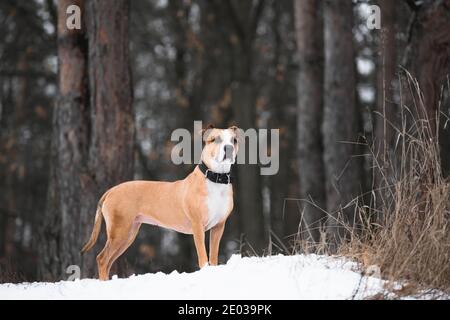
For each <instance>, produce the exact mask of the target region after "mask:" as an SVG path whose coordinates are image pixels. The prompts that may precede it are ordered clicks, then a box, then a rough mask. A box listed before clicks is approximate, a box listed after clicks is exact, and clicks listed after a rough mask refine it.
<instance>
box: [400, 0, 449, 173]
mask: <svg viewBox="0 0 450 320" xmlns="http://www.w3.org/2000/svg"><path fill="white" fill-rule="evenodd" d="M415 10H416V12H415V14H416V19H415V21H414V23H413V27H412V30H411V38H410V42H409V46H408V56H407V63H406V66H407V68H408V70H409V71H410V72H411V73H412V75H413V76H414V77H416V78H417V80H418V81H419V85H420V90H421V92H422V93H423V98H424V106H425V110H422V109H420V108H419V116H420V117H421V118H422V119H425V118H426V119H428V121H429V123H430V131H431V135H432V136H434V135H435V134H436V133H437V131H439V139H440V145H441V151H442V152H441V161H442V168H443V173H444V175H446V176H447V175H449V174H450V151H449V150H450V148H449V146H450V129H449V126H448V125H447V127H446V128H444V124H445V123H446V121H447V119H448V117H449V116H450V111H449V108H448V104H447V105H445V104H443V105H441V110H440V111H441V112H443V113H444V114H445V116H444V115H441V123H440V124H441V126H440V128H438V129H439V130H436V117H437V116H439V115H438V109H439V105H440V100H441V94H442V90H446V89H445V88H446V86H447V85H448V75H449V73H450V59H449V57H450V32H449V30H450V1H449V0H443V1H430V0H428V1H424V2H423V4H422V5H421V6H420V7H417V8H415ZM447 90H448V89H447Z"/></svg>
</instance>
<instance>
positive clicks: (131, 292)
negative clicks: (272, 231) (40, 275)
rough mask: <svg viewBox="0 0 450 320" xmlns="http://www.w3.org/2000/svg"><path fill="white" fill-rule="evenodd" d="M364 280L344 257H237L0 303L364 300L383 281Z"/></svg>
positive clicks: (32, 288) (6, 295)
mask: <svg viewBox="0 0 450 320" xmlns="http://www.w3.org/2000/svg"><path fill="white" fill-rule="evenodd" d="M373 271H374V273H375V276H363V275H362V274H361V272H360V271H359V266H358V264H357V263H355V262H352V261H349V260H348V259H345V258H338V257H328V256H319V255H313V254H310V255H294V256H283V255H278V256H271V257H263V258H258V257H252V258H242V257H240V256H239V255H233V256H232V257H231V258H230V260H229V261H228V262H227V264H225V265H220V266H217V267H212V266H209V267H205V268H203V269H202V270H199V271H197V272H193V273H178V272H176V271H174V272H172V273H170V274H164V273H162V272H158V273H156V274H144V275H132V276H131V277H129V278H126V279H118V278H117V277H113V279H112V280H110V281H105V282H102V281H99V280H94V279H83V280H75V281H60V282H57V283H43V282H41V283H37V282H35V283H22V284H1V285H0V300H3V299H363V298H369V297H371V296H374V295H376V294H380V293H384V287H385V284H386V281H384V280H382V279H380V278H379V277H377V276H376V275H377V272H376V271H377V268H376V267H374V270H373Z"/></svg>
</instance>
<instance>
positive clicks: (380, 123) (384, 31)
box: [375, 0, 397, 185]
mask: <svg viewBox="0 0 450 320" xmlns="http://www.w3.org/2000/svg"><path fill="white" fill-rule="evenodd" d="M379 5H380V8H381V19H382V20H381V26H382V28H381V32H380V38H379V47H380V52H379V59H378V74H377V77H378V79H377V93H378V98H377V112H378V114H377V115H375V143H376V147H377V148H376V151H377V152H378V154H379V157H380V159H381V160H382V163H381V165H384V162H385V161H387V159H386V158H385V157H386V156H387V154H388V152H389V150H390V149H391V146H392V143H393V141H392V140H393V138H394V137H393V134H394V129H393V128H392V125H395V124H396V114H397V110H396V105H395V103H394V92H395V91H394V86H395V81H396V76H395V74H396V70H397V50H396V40H395V35H396V30H395V20H396V12H395V11H396V7H397V5H396V3H395V2H394V1H391V0H379ZM376 179H377V182H376V185H379V182H380V177H379V176H378V177H377V176H376Z"/></svg>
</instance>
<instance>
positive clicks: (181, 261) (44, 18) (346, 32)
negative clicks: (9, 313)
mask: <svg viewBox="0 0 450 320" xmlns="http://www.w3.org/2000/svg"><path fill="white" fill-rule="evenodd" d="M71 4H76V5H79V6H80V7H81V8H82V28H81V29H80V30H68V29H67V28H66V27H65V19H66V17H67V14H66V8H67V6H69V5H71ZM370 5H378V6H379V7H380V9H381V29H379V30H378V29H373V30H371V29H369V28H368V24H367V17H368V15H369V14H370V10H369V6H370ZM449 58H450V1H448V0H435V1H433V0H423V1H414V0H410V1H408V0H405V1H395V0H373V1H370V0H353V1H352V0H336V1H329V0H328V1H327V0H323V1H321V0H320V1H309V0H297V1H295V0H281V1H276V0H225V1H224V0H179V1H175V0H138V1H130V0H117V1H114V2H112V1H111V2H110V1H107V0H90V1H87V0H86V1H84V0H72V1H70V0H59V1H53V0H2V1H0V282H4V281H21V280H56V279H61V278H66V277H67V276H68V274H66V268H67V267H68V266H69V265H72V264H75V265H79V266H80V267H81V269H82V275H83V276H85V277H86V276H89V277H93V276H94V275H95V272H96V268H95V255H96V254H97V253H98V252H99V250H100V249H101V247H102V246H103V242H104V239H105V235H104V234H103V235H102V236H103V238H100V241H98V244H97V245H96V247H95V248H94V250H92V251H91V252H90V253H89V254H87V255H86V256H84V257H81V256H80V254H79V250H80V249H81V247H82V245H83V243H84V242H85V241H86V240H87V238H88V235H89V234H90V232H91V230H92V229H91V227H92V223H93V219H94V213H95V208H96V204H97V201H98V199H99V198H100V196H101V195H102V194H103V192H104V191H106V190H107V189H108V188H110V187H112V186H113V185H115V184H118V183H120V182H122V181H126V180H131V179H146V180H169V181H173V180H175V179H181V178H184V177H185V176H186V175H187V174H188V173H189V172H190V171H192V170H193V168H194V166H193V165H179V166H177V165H174V164H173V163H172V162H171V160H170V153H171V150H172V147H173V146H174V142H171V141H170V135H171V133H172V131H173V130H174V129H176V128H186V129H188V130H189V131H191V132H192V131H193V122H194V120H202V121H203V123H204V125H206V124H209V123H211V124H214V125H215V126H217V127H226V126H229V125H237V126H239V127H241V128H243V129H247V128H269V129H270V128H279V129H280V170H279V172H278V174H276V175H274V176H260V175H259V168H258V166H256V165H241V166H239V167H238V168H237V169H236V170H237V172H236V173H237V178H238V179H237V181H238V183H237V184H236V185H235V186H234V190H235V209H234V211H233V213H232V215H231V217H230V218H229V220H228V221H227V225H226V228H225V234H224V238H223V239H222V242H221V251H220V253H221V256H220V258H219V259H220V261H221V262H222V263H223V262H225V261H226V260H227V258H228V257H229V256H230V255H231V254H233V253H238V252H242V253H246V254H275V253H292V252H293V250H294V249H293V248H296V244H297V243H298V242H301V241H308V242H309V243H312V244H315V243H319V242H320V241H321V239H322V238H321V233H322V232H326V233H327V234H328V238H327V239H328V241H330V243H334V244H335V245H339V241H338V239H340V238H341V233H342V232H341V229H340V228H339V226H337V225H336V222H335V220H333V219H327V215H326V214H325V211H327V212H331V213H333V212H341V213H343V215H344V218H345V219H346V220H348V221H352V220H354V219H355V215H354V209H353V207H352V206H347V204H348V203H349V202H350V201H351V200H352V199H354V198H355V197H357V196H359V195H361V194H365V193H367V192H369V193H370V191H371V190H373V189H374V186H379V185H380V184H381V179H380V177H379V176H377V174H374V172H373V161H374V159H373V157H372V155H371V153H370V152H369V149H368V148H369V147H368V146H374V148H375V152H384V151H386V153H389V152H391V150H392V149H393V146H394V145H395V143H396V135H395V132H394V130H392V129H391V128H390V125H386V122H388V123H391V124H396V123H397V121H398V117H399V105H400V103H401V98H402V96H401V92H402V87H401V78H402V70H403V68H406V69H407V70H409V72H411V74H412V75H413V76H414V77H416V78H417V79H418V81H419V83H420V85H421V87H422V89H423V95H424V101H425V105H426V110H425V111H424V113H423V114H419V116H420V117H423V118H427V119H429V120H430V122H431V123H436V121H435V119H436V118H437V117H438V118H439V117H440V118H442V119H443V121H441V122H440V124H441V125H440V127H439V128H434V129H435V130H434V131H433V132H438V133H439V134H438V135H436V136H439V139H440V140H439V141H440V144H441V158H442V170H443V174H444V176H446V177H447V176H448V175H449V172H450V133H449V130H450V128H449V126H448V125H447V126H445V123H446V118H445V117H446V116H448V115H449V113H450V106H449V99H448V93H449V78H448V75H449V70H450V69H449V60H450V59H449ZM405 92H406V90H405ZM403 103H406V104H407V103H408V99H407V98H406V101H404V102H403ZM438 110H440V111H441V113H439V112H438ZM383 118H384V119H386V121H383ZM381 165H387V162H386V163H385V164H381ZM300 199H306V200H307V201H301V200H300ZM367 201H371V200H370V199H367ZM375 206H376V204H375ZM102 233H103V232H102ZM311 248H312V249H311V250H314V245H313V246H312V247H311ZM196 261H197V260H196V255H195V248H194V245H193V241H192V237H191V236H188V235H182V234H178V233H175V232H172V231H168V230H163V229H161V228H156V227H153V226H149V225H146V226H144V227H142V228H141V231H140V232H139V235H138V237H137V239H136V241H135V242H134V244H133V245H132V246H131V247H130V249H129V250H128V251H127V252H126V253H125V254H124V255H123V256H122V257H121V258H120V259H119V260H118V263H117V266H114V267H113V268H116V270H114V269H113V274H114V273H117V274H119V276H127V275H130V274H132V273H144V272H156V271H165V272H170V271H172V270H175V269H176V270H179V271H192V270H195V269H196Z"/></svg>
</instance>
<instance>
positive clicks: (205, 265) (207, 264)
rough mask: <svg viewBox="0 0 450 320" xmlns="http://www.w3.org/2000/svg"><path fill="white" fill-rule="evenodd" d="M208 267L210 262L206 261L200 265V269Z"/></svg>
mask: <svg viewBox="0 0 450 320" xmlns="http://www.w3.org/2000/svg"><path fill="white" fill-rule="evenodd" d="M208 267H209V263H208V262H206V263H205V264H204V265H203V266H201V267H200V270H202V269H206V268H208Z"/></svg>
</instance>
